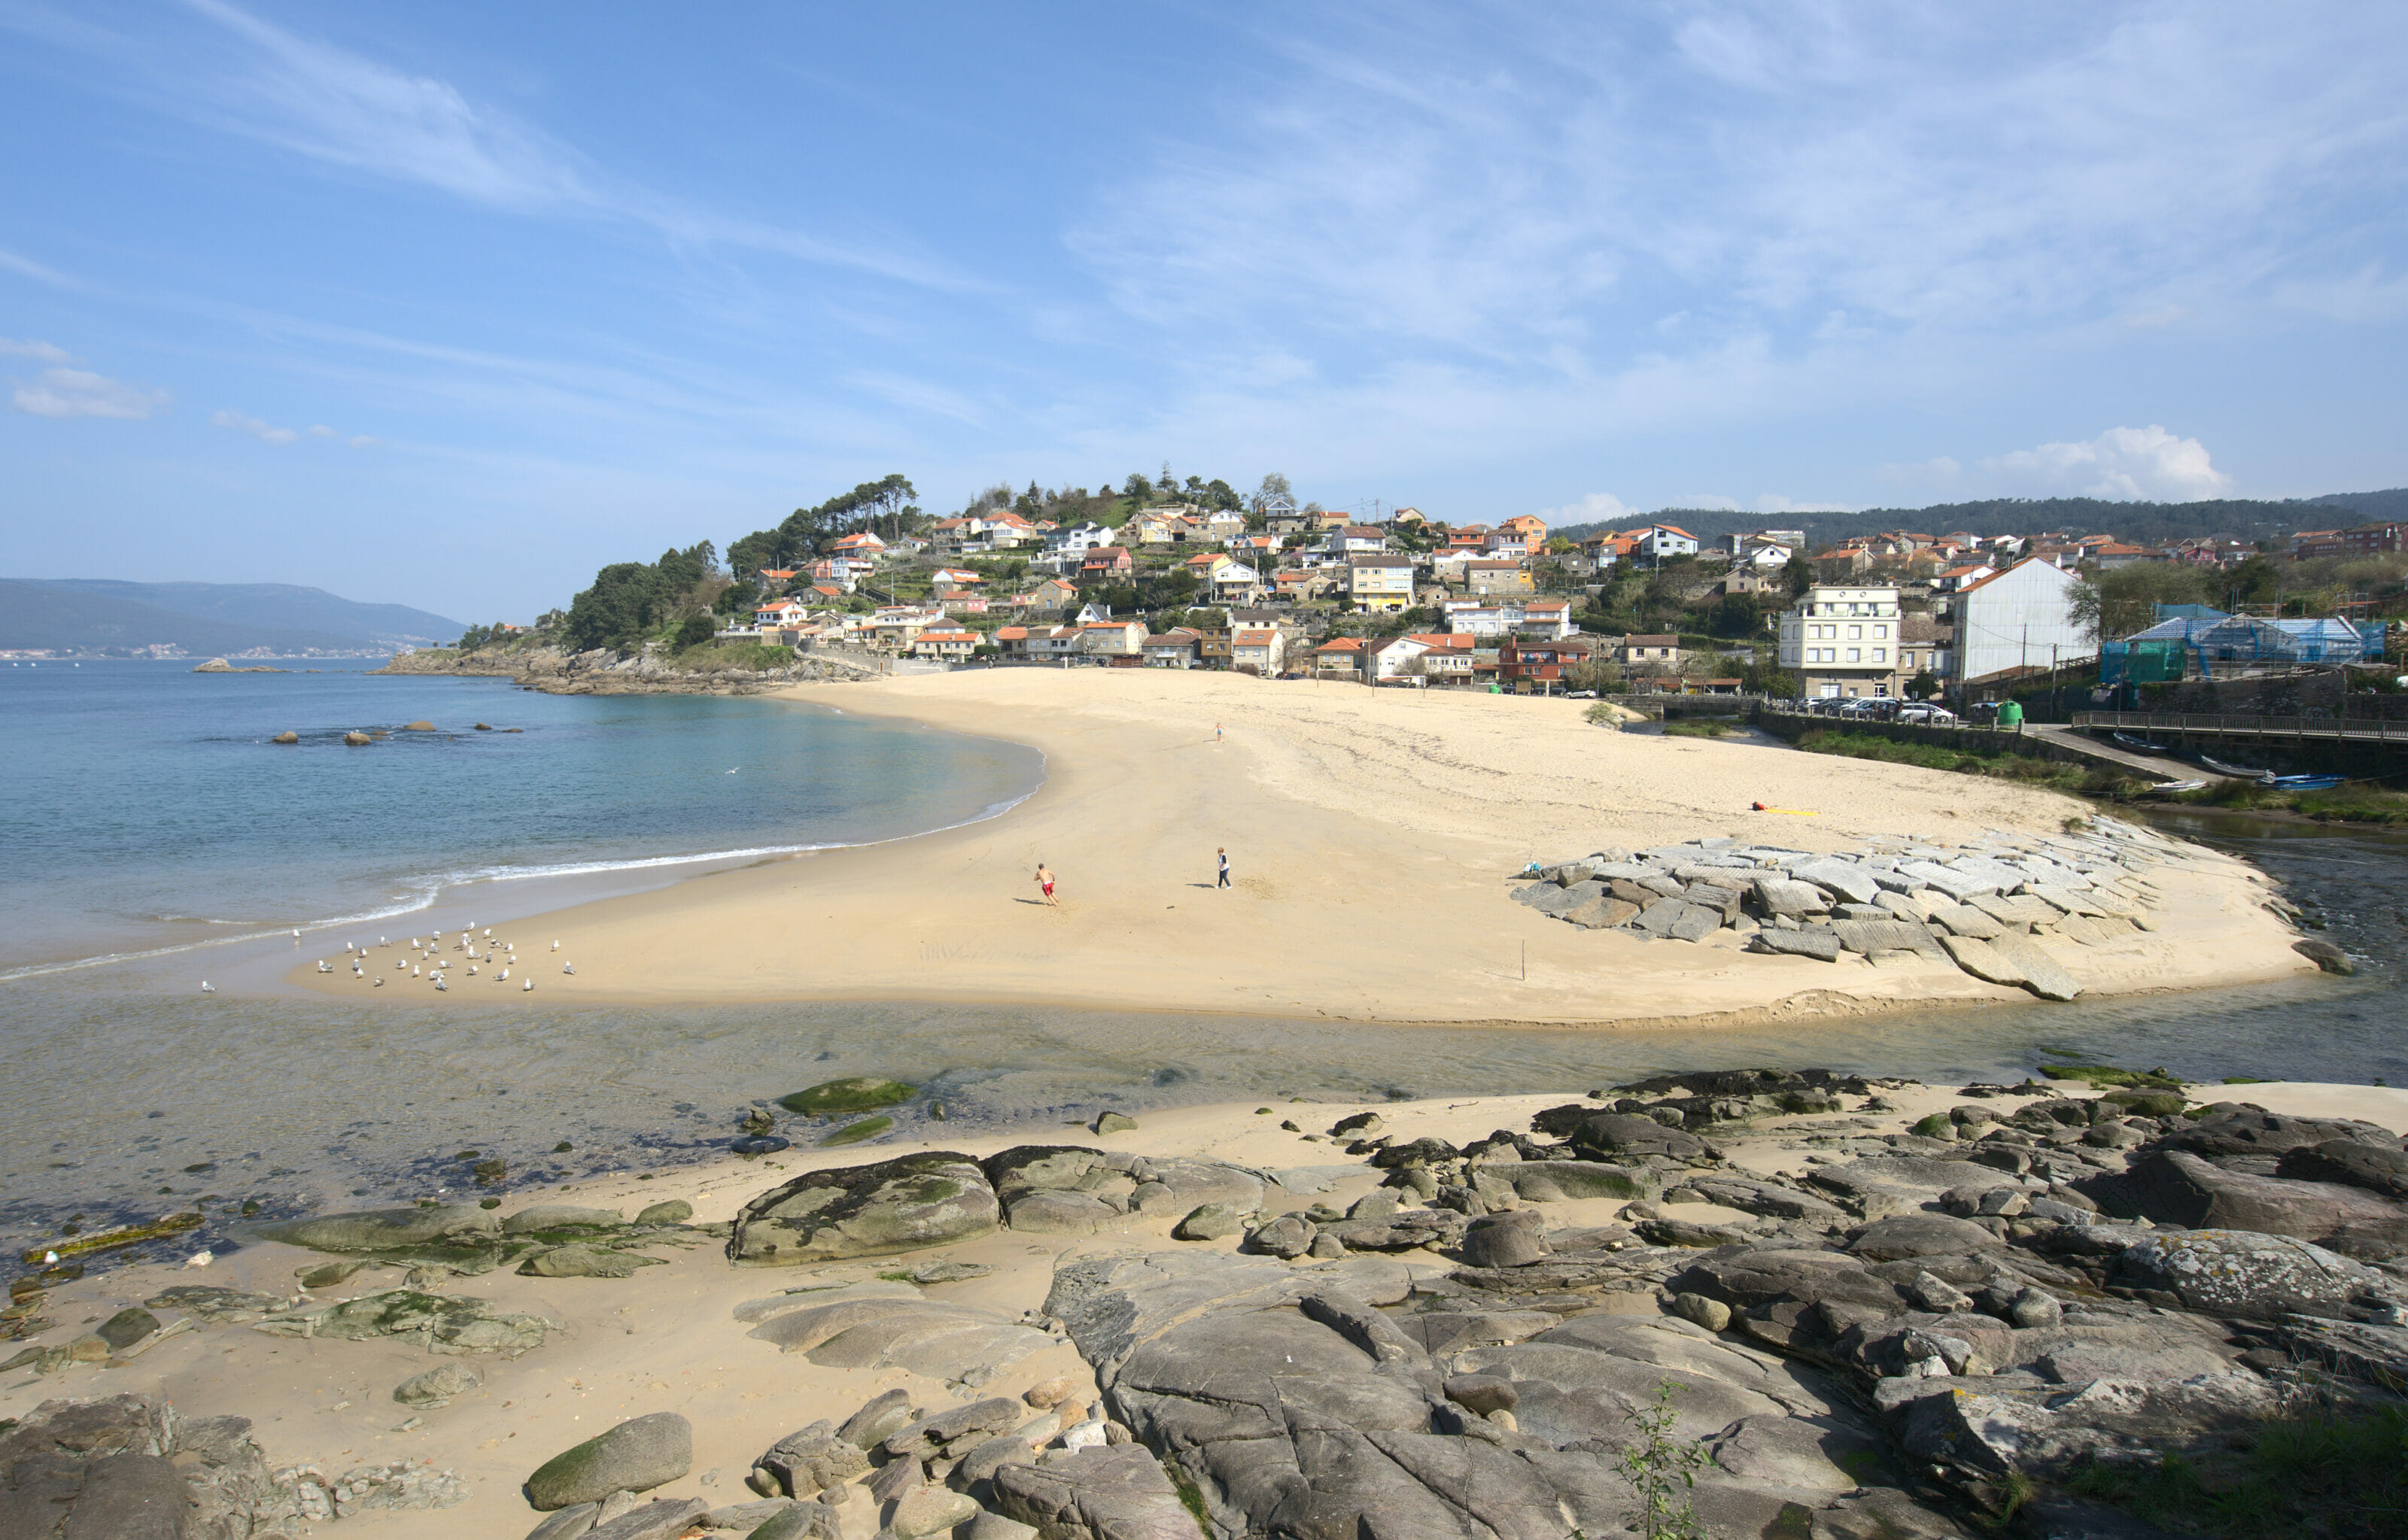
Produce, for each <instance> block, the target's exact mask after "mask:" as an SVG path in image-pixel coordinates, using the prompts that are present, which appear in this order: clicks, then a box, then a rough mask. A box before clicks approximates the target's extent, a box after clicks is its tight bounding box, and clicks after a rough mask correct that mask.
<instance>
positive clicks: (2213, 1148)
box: [2157, 1102, 2401, 1160]
mask: <svg viewBox="0 0 2408 1540" xmlns="http://www.w3.org/2000/svg"><path fill="white" fill-rule="evenodd" d="M2335 1139H2342V1140H2348V1141H2351V1142H2354V1143H2358V1144H2368V1145H2375V1146H2379V1147H2381V1148H2387V1149H2398V1148H2400V1147H2401V1141H2400V1140H2399V1139H2398V1138H2397V1137H2396V1136H2395V1135H2393V1134H2391V1132H2390V1131H2389V1130H2387V1129H2385V1128H2381V1127H2378V1126H2377V1125H2375V1124H2373V1123H2363V1122H2359V1121H2358V1120H2357V1119H2353V1118H2300V1117H2294V1116H2292V1115H2290V1114H2288V1113H2281V1112H2269V1111H2267V1110H2266V1109H2265V1108H2264V1107H2261V1106H2257V1105H2254V1104H2252V1103H2248V1102H2218V1103H2216V1104H2215V1105H2213V1106H2210V1107H2209V1108H2208V1109H2207V1110H2206V1111H2205V1112H2203V1113H2201V1114H2200V1116H2199V1117H2198V1118H2196V1119H2192V1120H2191V1121H2190V1122H2189V1123H2188V1124H2187V1125H2186V1126H2185V1127H2182V1128H2180V1129H2177V1130H2176V1131H2175V1132H2173V1133H2171V1134H2167V1135H2166V1136H2165V1137H2164V1138H2162V1139H2159V1140H2157V1147H2158V1148H2165V1149H2181V1150H2187V1151H2189V1152H2190V1153H2191V1154H2193V1155H2204V1156H2206V1157H2208V1158H2209V1159H2211V1160H2220V1159H2223V1158H2226V1157H2229V1156H2243V1155H2280V1154H2282V1153H2283V1152H2284V1151H2285V1150H2288V1149H2297V1148H2300V1147H2301V1146H2306V1145H2320V1144H2325V1143H2327V1142H2329V1141H2331V1140H2335Z"/></svg>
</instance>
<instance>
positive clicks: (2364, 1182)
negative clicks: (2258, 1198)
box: [2274, 1139, 2408, 1199]
mask: <svg viewBox="0 0 2408 1540" xmlns="http://www.w3.org/2000/svg"><path fill="white" fill-rule="evenodd" d="M2274 1175H2276V1176H2281V1177H2283V1178H2285V1179H2286V1180H2288V1181H2295V1182H2338V1183H2340V1184H2341V1185H2342V1186H2343V1187H2362V1188H2364V1189H2366V1190H2367V1191H2369V1192H2376V1193H2380V1194H2382V1195H2383V1196H2384V1197H2386V1198H2395V1199H2397V1198H2408V1150H2403V1149H2399V1148H2393V1147H2391V1146H2388V1145H2375V1144H2363V1143H2360V1142H2359V1141H2358V1140H2356V1139H2327V1140H2326V1141H2325V1142H2324V1143H2322V1144H2319V1145H2294V1146H2292V1147H2291V1148H2289V1149H2286V1150H2285V1151H2283V1159H2282V1163H2281V1164H2280V1165H2277V1166H2276V1167H2275V1168H2274Z"/></svg>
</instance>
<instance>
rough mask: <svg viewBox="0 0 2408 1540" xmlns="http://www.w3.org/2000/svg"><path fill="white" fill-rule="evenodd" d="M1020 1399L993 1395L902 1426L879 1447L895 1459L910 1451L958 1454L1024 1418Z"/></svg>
mask: <svg viewBox="0 0 2408 1540" xmlns="http://www.w3.org/2000/svg"><path fill="white" fill-rule="evenodd" d="M1020 1410H1021V1408H1020V1403H1019V1402H1017V1401H1014V1400H1012V1399H1011V1397H1009V1396H990V1397H988V1398H987V1399H986V1400H984V1401H978V1402H972V1403H971V1404H970V1405H967V1406H954V1407H951V1408H949V1409H947V1410H945V1411H941V1412H939V1413H938V1414H937V1415H935V1416H934V1417H926V1418H922V1419H920V1420H919V1421H917V1422H914V1423H911V1424H910V1425H909V1426H907V1427H903V1428H898V1429H896V1431H895V1432H893V1433H889V1434H887V1436H886V1439H885V1441H884V1442H883V1443H882V1444H881V1445H880V1446H879V1447H881V1448H882V1449H883V1450H885V1452H886V1455H887V1458H889V1459H891V1460H899V1459H902V1458H903V1457H904V1456H906V1455H909V1456H911V1457H913V1458H917V1459H927V1458H935V1457H940V1456H944V1455H948V1454H956V1453H959V1452H961V1451H962V1450H966V1449H968V1448H969V1447H972V1446H973V1445H978V1444H983V1443H985V1442H986V1441H987V1440H988V1439H990V1438H993V1437H995V1436H996V1434H997V1433H1009V1432H1010V1431H1011V1428H1012V1426H1013V1425H1014V1424H1015V1423H1017V1422H1018V1421H1019V1420H1020Z"/></svg>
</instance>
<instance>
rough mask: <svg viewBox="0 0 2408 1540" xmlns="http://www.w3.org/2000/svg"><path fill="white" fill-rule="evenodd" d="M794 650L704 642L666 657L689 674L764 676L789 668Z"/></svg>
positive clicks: (759, 645) (760, 644)
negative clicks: (779, 669) (775, 670)
mask: <svg viewBox="0 0 2408 1540" xmlns="http://www.w3.org/2000/svg"><path fill="white" fill-rule="evenodd" d="M794 663H795V649H793V648H790V647H769V646H767V645H765V644H763V643H760V642H705V643H703V644H702V645H701V646H700V647H689V648H686V649H683V650H681V651H679V652H673V653H671V654H670V655H669V665H670V666H671V667H673V668H679V669H682V670H684V671H685V672H686V673H689V674H767V673H768V672H769V671H770V670H772V669H778V668H791V667H793V666H794Z"/></svg>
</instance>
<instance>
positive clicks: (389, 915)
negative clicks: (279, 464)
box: [0, 777, 1044, 984]
mask: <svg viewBox="0 0 2408 1540" xmlns="http://www.w3.org/2000/svg"><path fill="white" fill-rule="evenodd" d="M1043 784H1044V782H1043V780H1042V778H1041V777H1040V778H1039V783H1038V786H1032V787H1030V788H1029V789H1028V790H1027V791H1023V792H1021V793H1020V794H1019V795H1018V796H1016V797H1008V798H1006V799H1004V800H1003V801H1001V802H991V803H988V804H987V805H986V806H984V807H982V808H980V809H979V810H978V811H977V812H976V813H974V814H972V815H971V816H970V817H968V818H966V819H962V820H959V821H957V822H953V823H940V824H939V825H937V826H936V827H935V828H933V829H915V830H913V831H912V832H911V833H910V834H890V835H888V836H887V837H886V838H884V839H866V840H823V841H820V842H818V843H816V844H810V845H752V846H744V847H741V848H738V849H733V850H706V851H703V852H701V853H699V854H695V855H683V856H637V857H630V858H628V859H627V860H624V861H584V862H563V863H556V864H552V865H546V866H478V867H469V868H465V869H461V870H456V871H450V872H442V873H437V874H436V875H434V876H431V877H414V878H406V879H404V880H405V881H406V882H407V883H408V884H409V886H410V888H411V889H412V890H413V891H411V892H410V893H409V895H408V896H406V897H402V898H398V899H395V900H394V902H393V903H392V904H389V905H386V906H384V907H382V908H378V909H366V910H363V911H361V912H359V913H357V914H348V915H337V916H335V917H334V918H332V919H326V920H302V921H300V922H299V923H298V924H283V925H279V926H278V927H276V928H275V929H274V930H268V931H257V932H253V933H251V934H245V935H222V936H211V937H209V938H208V940H205V941H185V942H179V943H178V944H176V945H175V946H172V947H152V948H147V949H145V950H141V951H131V952H104V953H102V954H101V955H99V956H97V957H79V958H74V959H71V960H69V961H67V962H34V963H28V964H26V965H24V966H22V967H17V968H8V969H5V970H0V984H8V983H14V982H16V981H17V980H19V979H22V978H39V977H44V976H45V975H49V974H58V973H73V972H75V971H77V970H78V969H81V968H101V967H108V966H109V965H111V964H113V963H118V962H147V961H149V960H150V959H151V958H157V957H174V956H176V955H178V954H179V953H182V952H196V951H202V950H205V949H207V948H211V947H236V946H241V945H243V944H244V943H246V942H251V941H273V940H275V939H276V938H278V937H279V936H290V935H291V934H293V933H294V931H296V930H297V931H299V932H300V933H301V934H304V935H308V934H312V933H314V932H319V931H330V930H334V929H337V927H340V926H344V925H365V924H367V923H369V922H370V921H372V920H394V919H398V918H399V917H401V916H403V915H409V914H417V913H419V912H420V911H422V910H424V909H431V908H433V907H434V906H435V905H436V904H437V903H438V902H440V900H441V898H442V896H443V894H444V893H445V892H446V891H448V890H450V889H453V888H465V887H467V886H469V885H471V884H473V883H478V882H514V881H519V880H522V879H524V878H528V877H592V876H595V875H596V874H598V873H603V872H632V871H645V870H651V869H653V868H657V867H662V866H691V865H694V864H696V863H701V862H710V861H758V860H761V859H763V858H764V857H768V856H790V855H808V854H810V852H812V851H814V850H861V849H870V848H875V847H877V846H881V845H892V844H894V843H896V841H898V840H906V839H919V838H921V837H923V836H924V835H927V834H943V833H945V832H946V831H947V830H950V829H967V828H968V827H969V826H970V825H971V824H974V823H984V822H985V821H987V820H989V819H995V818H1001V817H1002V816H1003V815H1004V814H1006V813H1008V812H1010V811H1011V810H1012V809H1013V808H1014V807H1017V806H1020V805H1021V804H1022V803H1024V802H1026V801H1027V800H1028V799H1029V798H1030V797H1033V796H1035V795H1036V794H1037V791H1038V787H1039V786H1042V785H1043ZM190 918H191V920H193V922H194V923H199V924H208V925H239V924H244V923H251V924H257V923H258V921H256V920H252V921H248V922H246V921H243V920H208V919H203V918H201V917H198V916H193V917H190Z"/></svg>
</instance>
